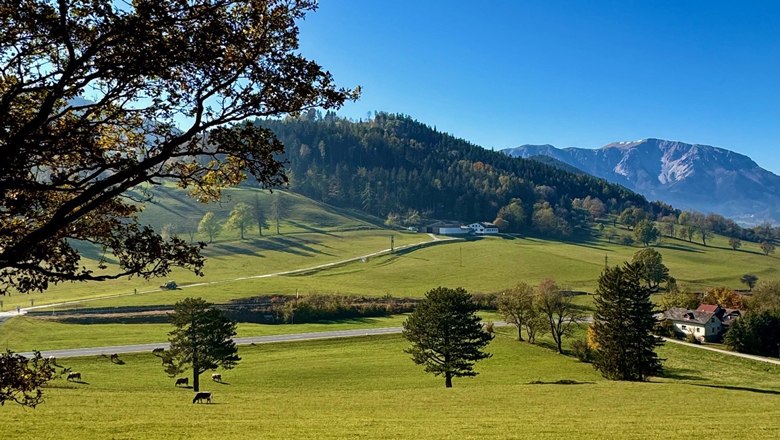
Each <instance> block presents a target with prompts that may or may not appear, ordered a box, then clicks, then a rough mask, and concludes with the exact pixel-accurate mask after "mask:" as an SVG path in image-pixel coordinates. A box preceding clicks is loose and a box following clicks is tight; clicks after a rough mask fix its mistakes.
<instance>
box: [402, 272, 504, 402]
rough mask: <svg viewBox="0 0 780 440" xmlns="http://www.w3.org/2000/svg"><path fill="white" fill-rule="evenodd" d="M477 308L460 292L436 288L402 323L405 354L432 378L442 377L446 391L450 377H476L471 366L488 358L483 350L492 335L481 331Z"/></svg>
mask: <svg viewBox="0 0 780 440" xmlns="http://www.w3.org/2000/svg"><path fill="white" fill-rule="evenodd" d="M476 312H477V305H476V304H475V303H474V301H473V300H472V298H471V295H469V294H468V292H466V291H465V290H463V289H462V288H457V289H448V288H446V287H437V288H435V289H433V290H430V291H428V292H427V293H426V294H425V299H424V300H422V301H421V302H420V304H418V305H417V308H416V309H415V311H414V313H412V314H411V315H410V316H409V318H408V319H407V320H406V321H405V322H404V331H403V334H404V337H406V339H408V340H409V342H411V343H412V346H411V347H409V348H408V349H406V350H405V351H406V352H407V353H409V354H411V355H412V360H413V361H414V362H415V363H416V364H418V365H422V366H423V367H424V368H425V371H426V372H428V373H433V374H434V375H435V376H439V375H443V376H444V384H445V386H446V387H447V388H451V387H452V378H453V377H464V376H476V375H477V372H475V371H474V363H476V362H477V361H479V360H482V359H486V358H488V357H490V356H491V355H490V354H489V353H485V352H484V351H482V350H483V348H485V346H486V345H487V344H488V343H489V342H490V341H491V340H492V339H493V335H492V334H490V333H488V332H487V331H485V330H484V329H483V328H482V323H481V319H480V318H479V316H477V314H476Z"/></svg>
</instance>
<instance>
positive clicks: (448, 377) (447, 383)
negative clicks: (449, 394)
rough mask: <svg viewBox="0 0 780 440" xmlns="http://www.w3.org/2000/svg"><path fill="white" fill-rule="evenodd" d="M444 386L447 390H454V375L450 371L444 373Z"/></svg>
mask: <svg viewBox="0 0 780 440" xmlns="http://www.w3.org/2000/svg"><path fill="white" fill-rule="evenodd" d="M444 386H445V387H446V388H452V373H450V372H449V371H447V372H445V373H444Z"/></svg>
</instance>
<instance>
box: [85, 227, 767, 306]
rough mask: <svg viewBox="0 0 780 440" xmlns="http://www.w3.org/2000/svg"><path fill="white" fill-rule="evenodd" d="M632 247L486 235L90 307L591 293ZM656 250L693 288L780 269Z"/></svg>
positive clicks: (742, 256) (688, 248)
mask: <svg viewBox="0 0 780 440" xmlns="http://www.w3.org/2000/svg"><path fill="white" fill-rule="evenodd" d="M418 237H419V235H418ZM716 243H717V241H716ZM638 249H639V248H637V247H626V246H620V245H616V244H609V243H604V242H601V241H594V242H593V243H563V242H553V241H547V240H540V239H535V238H513V239H506V238H501V237H489V238H484V239H481V240H474V241H456V242H452V243H447V244H441V245H438V246H432V247H428V248H423V249H419V250H416V251H414V252H409V253H401V254H396V255H386V256H380V257H376V258H372V259H370V260H369V261H368V262H360V261H358V262H354V263H350V264H346V265H343V266H339V267H336V268H332V269H328V270H324V271H320V272H317V273H312V274H306V275H289V276H280V277H273V278H263V279H253V280H243V281H241V282H236V283H230V284H228V285H223V286H220V287H219V288H216V289H215V288H214V287H212V286H202V287H195V288H192V289H187V290H186V291H177V292H164V293H154V294H151V295H145V296H140V297H125V298H121V299H111V300H106V301H100V302H98V303H96V304H95V305H96V306H97V305H100V306H112V305H152V304H162V303H170V302H174V301H176V300H179V299H181V298H184V297H186V296H201V297H204V298H208V299H210V300H211V301H216V302H219V301H224V300H227V299H230V298H235V297H243V296H249V295H255V294H257V293H277V292H278V293H288V294H293V293H296V292H300V293H317V292H319V293H332V292H337V293H343V294H354V295H373V296H381V295H385V294H390V295H394V296H416V297H419V296H422V295H423V294H424V293H425V292H426V291H427V290H429V289H431V288H433V287H436V286H440V285H444V286H463V287H465V288H466V289H468V290H470V291H472V292H494V291H499V290H501V289H504V288H507V287H510V286H512V285H514V284H516V283H518V282H520V281H526V282H529V283H531V284H536V283H538V282H539V281H540V280H542V279H543V278H546V277H550V278H553V279H555V280H557V281H558V283H559V284H560V285H561V286H564V287H567V288H571V289H575V290H584V291H589V292H593V291H594V290H595V288H596V284H597V279H598V276H599V274H600V273H601V271H602V269H603V267H604V256H605V255H606V256H607V258H608V262H609V264H612V265H614V264H619V263H621V262H623V261H628V260H630V259H631V256H632V255H633V254H634V253H635V252H636V251H637V250H638ZM657 249H658V250H659V252H661V254H662V255H663V257H664V262H665V264H666V265H667V266H668V267H669V269H670V273H671V275H672V276H674V277H675V278H677V280H678V283H679V284H680V286H681V287H690V288H691V289H693V290H704V289H706V288H708V287H714V286H722V285H725V286H728V287H731V288H739V287H740V283H739V277H740V276H741V275H742V274H744V273H747V272H750V273H755V274H758V276H759V277H760V278H768V279H771V278H777V277H780V264H778V259H777V258H776V257H773V256H769V257H767V256H764V255H760V254H758V253H751V252H741V251H736V252H735V251H732V250H730V249H729V250H726V249H723V248H721V247H716V246H707V247H704V246H701V245H699V244H696V243H693V244H691V243H687V242H681V241H679V240H674V241H671V240H668V239H667V240H666V242H665V243H662V244H661V245H660V246H659V247H658V248H657ZM461 261H462V263H461ZM724 262H728V264H725V263H724ZM578 301H581V302H583V303H584V304H585V305H587V303H588V302H589V299H588V298H587V297H579V298H578Z"/></svg>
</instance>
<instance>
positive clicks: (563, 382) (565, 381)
mask: <svg viewBox="0 0 780 440" xmlns="http://www.w3.org/2000/svg"><path fill="white" fill-rule="evenodd" d="M594 383H596V382H578V381H576V380H572V379H560V380H556V381H553V382H545V381H542V380H535V381H533V382H528V385H592V384H594Z"/></svg>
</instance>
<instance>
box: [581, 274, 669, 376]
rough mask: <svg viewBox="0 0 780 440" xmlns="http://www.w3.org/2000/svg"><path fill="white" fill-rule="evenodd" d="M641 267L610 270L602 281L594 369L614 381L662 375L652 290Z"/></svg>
mask: <svg viewBox="0 0 780 440" xmlns="http://www.w3.org/2000/svg"><path fill="white" fill-rule="evenodd" d="M642 270H643V269H642V267H641V265H639V264H637V263H627V264H625V265H623V266H622V267H611V268H610V267H608V268H606V269H604V272H602V274H601V276H600V277H599V285H598V288H597V289H596V297H595V303H596V313H595V314H594V316H593V325H592V329H593V340H594V346H595V347H596V352H595V357H594V363H593V365H594V367H595V368H596V369H597V370H599V371H600V372H601V374H602V375H603V376H604V377H606V378H608V379H612V380H635V381H642V380H646V379H647V377H648V376H655V375H658V374H659V373H660V372H661V360H660V359H659V358H658V356H657V355H656V353H655V347H656V346H658V345H660V344H661V341H660V339H659V338H658V337H656V336H655V335H653V333H652V331H653V328H654V327H655V323H656V321H655V317H654V316H653V312H654V310H653V303H652V301H651V300H650V293H651V291H650V289H648V288H647V287H645V286H643V285H642V281H641V278H642Z"/></svg>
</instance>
